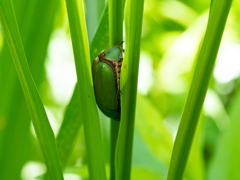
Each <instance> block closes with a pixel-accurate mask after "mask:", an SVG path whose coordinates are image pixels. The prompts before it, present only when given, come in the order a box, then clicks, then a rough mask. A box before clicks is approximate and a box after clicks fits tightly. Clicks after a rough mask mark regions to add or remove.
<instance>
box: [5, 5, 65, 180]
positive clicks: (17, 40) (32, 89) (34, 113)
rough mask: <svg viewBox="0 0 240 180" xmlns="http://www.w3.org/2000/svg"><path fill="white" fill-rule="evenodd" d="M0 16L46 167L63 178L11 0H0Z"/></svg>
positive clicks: (53, 175)
mask: <svg viewBox="0 0 240 180" xmlns="http://www.w3.org/2000/svg"><path fill="white" fill-rule="evenodd" d="M0 20H1V23H2V26H3V30H4V32H5V37H6V39H7V43H8V45H9V48H10V51H11V54H12V57H13V60H14V64H15V67H16V70H17V73H18V76H19V79H20V82H21V85H22V88H23V91H24V95H25V98H26V101H27V104H28V108H29V111H30V114H31V117H32V121H33V125H34V128H35V132H36V135H37V138H38V141H39V144H40V146H41V149H42V152H43V155H44V158H45V162H46V164H47V168H48V170H49V177H50V178H51V179H63V175H62V171H61V167H60V163H59V159H58V154H57V149H56V145H55V137H54V134H53V131H52V129H51V126H50V124H49V121H48V118H47V115H46V112H45V109H44V107H43V104H42V102H41V99H40V96H39V94H38V91H37V89H36V86H35V84H34V81H33V79H32V75H31V73H30V70H29V67H28V63H27V59H26V56H25V52H24V49H23V45H22V41H21V37H20V34H19V30H18V26H17V22H16V18H15V15H14V10H13V5H12V1H11V0H10V1H8V0H1V1H0Z"/></svg>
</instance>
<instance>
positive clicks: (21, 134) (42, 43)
mask: <svg viewBox="0 0 240 180" xmlns="http://www.w3.org/2000/svg"><path fill="white" fill-rule="evenodd" d="M26 2H28V3H26ZM13 3H14V4H13V5H14V9H15V10H16V16H17V17H18V19H17V20H18V24H19V29H20V34H21V37H22V41H23V44H24V49H25V52H26V56H27V59H28V64H29V67H30V70H31V72H32V76H33V78H34V80H35V84H36V86H37V87H38V86H39V84H40V83H41V82H42V80H43V79H44V78H43V76H44V73H43V72H44V71H43V69H44V66H43V64H44V62H45V61H44V60H45V57H46V51H47V45H48V42H49V38H50V34H51V32H52V28H53V20H54V17H55V13H56V11H57V9H58V8H57V7H59V6H58V5H59V4H58V1H56V0H53V1H50V2H49V1H48V0H42V1H21V0H18V1H14V2H13ZM42 11H44V12H45V13H44V14H42V13H41V12H42ZM23 14H24V15H23ZM21 17H25V18H24V21H23V18H21ZM36 54H37V56H36ZM0 59H1V60H2V61H1V65H0V69H1V70H0V72H1V73H2V78H0V87H1V88H0V89H1V90H3V91H1V93H0V99H1V101H0V116H1V115H2V116H3V118H4V119H5V121H6V126H5V129H4V130H3V131H2V135H3V142H2V148H1V153H0V162H1V163H0V174H1V178H2V179H20V177H21V170H22V167H23V165H24V164H25V163H26V161H27V160H28V159H29V156H30V149H29V147H30V146H31V143H32V141H31V136H30V122H31V121H30V120H31V117H30V114H29V110H28V107H27V104H26V101H25V98H24V94H23V92H22V87H21V84H20V83H19V80H18V77H17V73H16V70H15V67H14V64H13V61H12V58H11V53H10V51H9V49H8V45H7V43H6V42H5V43H4V45H3V51H2V53H1V54H0ZM4 69H5V70H4ZM4 109H5V110H4ZM12 112H14V113H12ZM0 136H1V134H0ZM16 149H18V151H16ZM12 162H14V163H12Z"/></svg>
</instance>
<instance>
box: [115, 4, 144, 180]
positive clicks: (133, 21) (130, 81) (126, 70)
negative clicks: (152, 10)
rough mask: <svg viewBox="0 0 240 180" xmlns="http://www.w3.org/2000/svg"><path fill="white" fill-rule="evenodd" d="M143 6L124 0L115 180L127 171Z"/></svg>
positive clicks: (127, 176)
mask: <svg viewBox="0 0 240 180" xmlns="http://www.w3.org/2000/svg"><path fill="white" fill-rule="evenodd" d="M143 5H144V1H143V0H127V1H126V10H125V26H126V49H125V57H124V61H123V65H122V70H121V79H120V88H121V92H122V95H121V121H120V129H119V134H118V141H117V147H116V157H115V158H116V179H117V180H128V179H130V174H131V161H132V145H133V130H134V119H135V107H136V95H137V82H138V68H139V56H140V43H141V32H142V17H143Z"/></svg>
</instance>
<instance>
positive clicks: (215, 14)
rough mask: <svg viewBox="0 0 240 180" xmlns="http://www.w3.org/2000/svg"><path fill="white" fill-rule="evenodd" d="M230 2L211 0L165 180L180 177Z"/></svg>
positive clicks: (178, 179)
mask: <svg viewBox="0 0 240 180" xmlns="http://www.w3.org/2000/svg"><path fill="white" fill-rule="evenodd" d="M231 3H232V0H220V1H218V0H213V1H212V4H211V8H210V13H209V20H208V25H207V30H206V33H205V37H204V39H203V43H202V46H201V48H200V51H199V54H198V56H197V59H196V60H197V64H196V67H195V72H194V75H193V79H192V84H191V87H190V90H189V94H188V97H187V101H186V104H185V107H184V110H183V114H182V118H181V122H180V125H179V129H178V133H177V137H176V140H175V143H174V147H173V152H172V158H171V163H170V168H169V173H168V180H180V179H182V178H183V174H184V170H185V167H186V163H187V159H188V156H189V153H190V149H191V144H192V141H193V137H194V134H195V130H196V127H197V123H198V119H199V115H200V112H201V109H202V106H203V102H204V99H205V96H206V92H207V88H208V84H209V79H210V77H211V75H212V71H213V68H214V63H215V60H216V57H217V53H218V49H219V46H220V43H221V38H222V34H223V31H224V27H225V24H226V21H227V17H228V13H229V10H230V7H231Z"/></svg>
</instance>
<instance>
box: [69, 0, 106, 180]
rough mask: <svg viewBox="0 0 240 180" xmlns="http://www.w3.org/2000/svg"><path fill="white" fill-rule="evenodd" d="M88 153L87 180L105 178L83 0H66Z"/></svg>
mask: <svg viewBox="0 0 240 180" xmlns="http://www.w3.org/2000/svg"><path fill="white" fill-rule="evenodd" d="M65 2H66V6H67V13H68V20H69V25H70V32H71V37H72V44H73V52H74V57H75V66H76V72H77V79H78V87H79V95H80V97H79V98H80V106H81V109H82V112H83V114H81V118H82V119H83V126H84V133H85V138H86V140H85V142H86V148H87V153H88V155H87V156H88V164H89V179H93V180H99V179H102V180H104V179H106V171H105V162H104V151H103V143H102V138H101V137H102V136H101V129H100V122H99V117H98V112H97V107H96V101H95V96H94V92H93V85H92V76H91V67H90V53H89V46H88V37H87V29H86V23H85V15H84V8H83V7H84V4H83V0H80V1H78V0H66V1H65Z"/></svg>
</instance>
